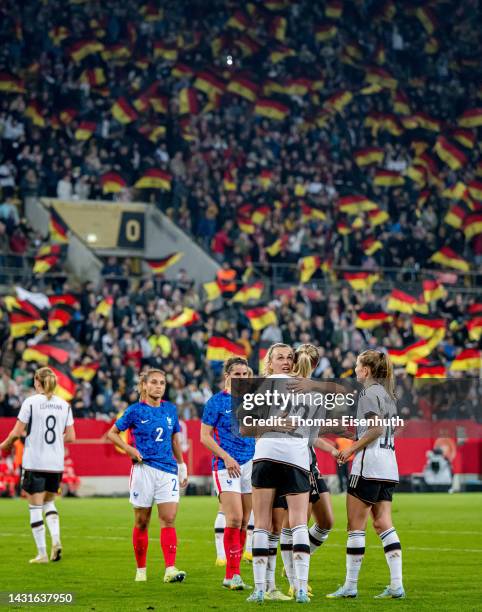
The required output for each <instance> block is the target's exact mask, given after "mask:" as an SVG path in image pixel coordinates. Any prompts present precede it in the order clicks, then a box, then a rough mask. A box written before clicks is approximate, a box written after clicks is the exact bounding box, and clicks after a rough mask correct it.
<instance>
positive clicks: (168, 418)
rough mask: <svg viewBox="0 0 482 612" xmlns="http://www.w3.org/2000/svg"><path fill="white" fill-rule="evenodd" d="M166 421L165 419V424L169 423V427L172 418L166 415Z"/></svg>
mask: <svg viewBox="0 0 482 612" xmlns="http://www.w3.org/2000/svg"><path fill="white" fill-rule="evenodd" d="M166 421H167V424H168V425H169V427H171V426H172V419H171V417H166Z"/></svg>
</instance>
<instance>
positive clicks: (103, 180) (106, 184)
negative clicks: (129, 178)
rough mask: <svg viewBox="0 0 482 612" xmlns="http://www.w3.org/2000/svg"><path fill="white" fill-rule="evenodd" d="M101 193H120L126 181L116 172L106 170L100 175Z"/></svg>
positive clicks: (125, 185)
mask: <svg viewBox="0 0 482 612" xmlns="http://www.w3.org/2000/svg"><path fill="white" fill-rule="evenodd" d="M100 185H101V187H102V193H120V192H121V191H122V190H123V189H125V188H126V187H127V183H126V182H125V180H124V179H123V178H122V176H121V175H120V174H118V173H117V172H106V173H105V174H103V175H102V176H101V177H100Z"/></svg>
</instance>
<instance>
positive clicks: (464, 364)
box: [449, 348, 482, 372]
mask: <svg viewBox="0 0 482 612" xmlns="http://www.w3.org/2000/svg"><path fill="white" fill-rule="evenodd" d="M481 366H482V360H481V358H480V351H479V350H478V349H472V348H468V349H464V350H462V351H461V352H460V353H459V354H458V355H457V357H456V358H455V359H454V360H453V361H452V363H451V364H450V366H449V369H450V370H453V371H454V372H467V371H468V370H480V367H481Z"/></svg>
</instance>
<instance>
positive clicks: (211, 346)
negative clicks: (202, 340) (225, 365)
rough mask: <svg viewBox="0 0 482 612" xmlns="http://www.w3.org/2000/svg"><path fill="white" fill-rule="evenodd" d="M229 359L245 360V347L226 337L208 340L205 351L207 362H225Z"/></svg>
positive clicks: (214, 337) (215, 337)
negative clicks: (238, 358)
mask: <svg viewBox="0 0 482 612" xmlns="http://www.w3.org/2000/svg"><path fill="white" fill-rule="evenodd" d="M231 357H242V358H244V359H246V357H247V353H246V348H245V346H244V345H242V344H240V343H238V342H234V341H233V340H230V339H229V338H227V337H226V336H212V337H211V338H209V340H208V344H207V351H206V359H207V360H208V361H226V360H227V359H230V358H231Z"/></svg>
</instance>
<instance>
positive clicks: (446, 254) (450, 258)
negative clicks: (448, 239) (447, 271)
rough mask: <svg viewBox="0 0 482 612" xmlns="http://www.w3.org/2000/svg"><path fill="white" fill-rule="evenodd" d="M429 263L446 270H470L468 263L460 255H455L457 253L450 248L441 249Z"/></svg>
mask: <svg viewBox="0 0 482 612" xmlns="http://www.w3.org/2000/svg"><path fill="white" fill-rule="evenodd" d="M429 261H433V262H435V263H439V264H440V265H442V266H446V267H447V268H454V269H455V270H461V271H462V272H468V271H469V270H470V264H469V262H468V261H466V260H465V259H464V258H463V257H460V255H457V253H456V252H455V251H454V250H453V249H451V248H450V247H442V248H441V249H440V250H439V251H436V252H435V253H434V254H433V255H432V256H431V257H430V259H429Z"/></svg>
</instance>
